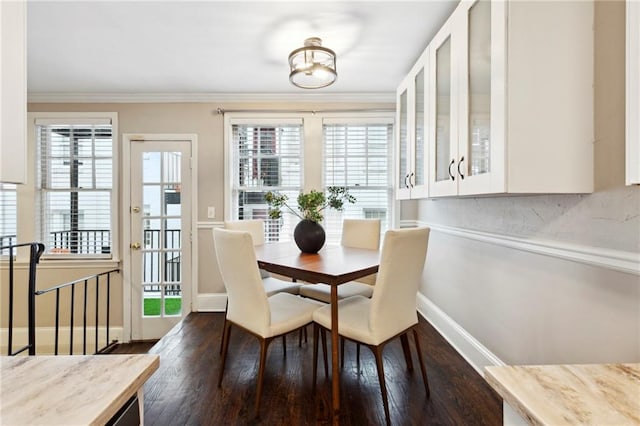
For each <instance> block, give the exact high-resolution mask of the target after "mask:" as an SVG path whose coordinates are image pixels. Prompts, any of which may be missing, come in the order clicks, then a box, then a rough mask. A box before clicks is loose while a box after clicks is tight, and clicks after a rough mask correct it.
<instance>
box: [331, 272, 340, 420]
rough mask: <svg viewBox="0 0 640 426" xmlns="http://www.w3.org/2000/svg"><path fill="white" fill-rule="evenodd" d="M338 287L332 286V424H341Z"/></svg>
mask: <svg viewBox="0 0 640 426" xmlns="http://www.w3.org/2000/svg"><path fill="white" fill-rule="evenodd" d="M338 345H339V335H338V286H337V285H332V286H331V371H332V373H331V374H332V376H331V397H332V408H333V420H332V423H333V424H334V425H337V424H339V423H340V372H339V371H338Z"/></svg>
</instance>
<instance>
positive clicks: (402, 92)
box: [395, 80, 411, 200]
mask: <svg viewBox="0 0 640 426" xmlns="http://www.w3.org/2000/svg"><path fill="white" fill-rule="evenodd" d="M406 82H407V80H405V82H403V84H402V85H400V87H399V88H398V93H397V107H396V109H397V112H396V115H397V120H396V122H397V125H396V129H397V130H396V140H397V142H396V159H397V160H396V179H395V181H396V191H395V192H396V199H398V200H406V199H409V198H410V196H411V191H410V186H409V174H410V172H409V169H410V161H411V160H410V157H409V136H410V133H409V105H410V103H409V102H410V100H409V93H410V91H409V84H406Z"/></svg>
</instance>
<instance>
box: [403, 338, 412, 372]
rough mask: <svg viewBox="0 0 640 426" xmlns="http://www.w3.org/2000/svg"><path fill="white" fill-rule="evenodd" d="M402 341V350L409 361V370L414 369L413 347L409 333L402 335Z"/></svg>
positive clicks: (405, 358) (407, 361)
mask: <svg viewBox="0 0 640 426" xmlns="http://www.w3.org/2000/svg"><path fill="white" fill-rule="evenodd" d="M400 343H402V352H404V360H405V362H406V363H407V370H409V371H413V359H412V357H411V348H410V347H409V336H408V335H407V333H404V334H403V335H402V336H400Z"/></svg>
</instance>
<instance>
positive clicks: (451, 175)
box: [449, 158, 456, 180]
mask: <svg viewBox="0 0 640 426" xmlns="http://www.w3.org/2000/svg"><path fill="white" fill-rule="evenodd" d="M455 162H456V159H455V158H452V159H451V162H450V163H449V177H450V178H451V180H456V177H455V176H454V175H453V173H451V166H453V165H454V164H455Z"/></svg>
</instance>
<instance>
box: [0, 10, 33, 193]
mask: <svg viewBox="0 0 640 426" xmlns="http://www.w3.org/2000/svg"><path fill="white" fill-rule="evenodd" d="M26 4H27V3H26V2H18V1H0V182H12V183H24V182H25V180H26V170H27V138H26V135H27V132H26V129H27V53H26V52H27V37H26V25H27V24H26V17H27V10H26V7H27V6H26Z"/></svg>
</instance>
